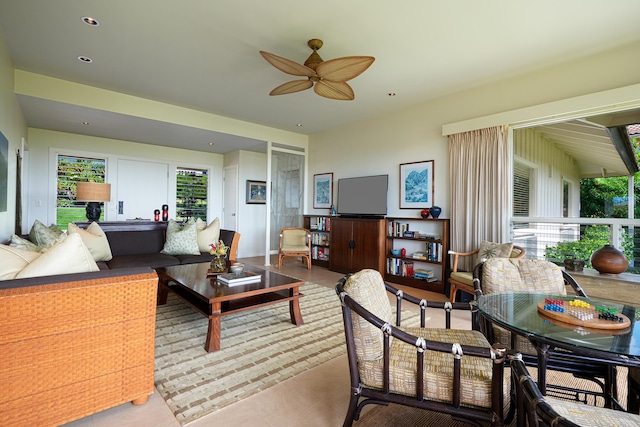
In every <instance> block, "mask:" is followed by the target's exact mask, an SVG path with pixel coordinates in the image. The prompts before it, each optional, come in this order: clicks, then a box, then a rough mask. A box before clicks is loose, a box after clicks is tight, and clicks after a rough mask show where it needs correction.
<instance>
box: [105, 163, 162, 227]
mask: <svg viewBox="0 0 640 427" xmlns="http://www.w3.org/2000/svg"><path fill="white" fill-rule="evenodd" d="M166 204H169V207H170V209H169V218H175V212H173V213H172V212H171V206H172V205H174V204H175V203H171V204H170V203H169V165H168V164H166V163H155V162H145V161H138V160H122V159H121V160H118V198H117V199H116V214H117V218H118V221H125V220H128V219H135V218H142V219H151V220H153V211H154V210H155V209H162V205H166Z"/></svg>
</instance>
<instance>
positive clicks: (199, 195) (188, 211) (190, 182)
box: [176, 168, 207, 222]
mask: <svg viewBox="0 0 640 427" xmlns="http://www.w3.org/2000/svg"><path fill="white" fill-rule="evenodd" d="M176 182H177V185H176V220H178V221H187V220H188V219H189V218H194V219H196V218H200V219H202V220H203V221H204V222H207V171H206V170H203V169H191V168H178V169H177V173H176Z"/></svg>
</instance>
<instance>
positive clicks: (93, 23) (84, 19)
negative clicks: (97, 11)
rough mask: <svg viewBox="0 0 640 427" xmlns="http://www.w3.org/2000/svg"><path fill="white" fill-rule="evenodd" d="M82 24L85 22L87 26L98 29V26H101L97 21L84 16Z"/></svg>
mask: <svg viewBox="0 0 640 427" xmlns="http://www.w3.org/2000/svg"><path fill="white" fill-rule="evenodd" d="M82 22H84V23H85V24H87V25H90V26H92V27H97V26H98V25H100V23H99V22H98V21H97V20H96V19H93V18H91V17H89V16H83V17H82Z"/></svg>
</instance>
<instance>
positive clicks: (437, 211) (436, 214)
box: [430, 206, 442, 218]
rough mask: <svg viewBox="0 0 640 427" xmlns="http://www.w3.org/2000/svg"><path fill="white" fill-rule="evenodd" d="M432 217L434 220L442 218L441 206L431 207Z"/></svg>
mask: <svg viewBox="0 0 640 427" xmlns="http://www.w3.org/2000/svg"><path fill="white" fill-rule="evenodd" d="M430 211H431V216H432V217H434V218H438V217H439V216H440V212H442V209H441V208H440V206H431V209H430Z"/></svg>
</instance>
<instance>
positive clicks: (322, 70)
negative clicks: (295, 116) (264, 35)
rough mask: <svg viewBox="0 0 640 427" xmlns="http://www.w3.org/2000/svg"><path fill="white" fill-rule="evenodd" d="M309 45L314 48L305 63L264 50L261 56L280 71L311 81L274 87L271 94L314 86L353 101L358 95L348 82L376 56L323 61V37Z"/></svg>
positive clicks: (318, 91)
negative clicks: (321, 49)
mask: <svg viewBox="0 0 640 427" xmlns="http://www.w3.org/2000/svg"><path fill="white" fill-rule="evenodd" d="M307 45H308V46H309V47H310V48H311V49H312V50H313V52H312V53H311V55H309V57H308V58H307V60H306V61H305V62H304V65H303V64H299V63H297V62H295V61H292V60H290V59H287V58H284V57H282V56H279V55H276V54H273V53H269V52H264V51H260V55H262V57H263V58H264V59H265V60H266V61H267V62H268V63H270V64H271V65H273V66H274V67H275V68H277V69H278V70H280V71H282V72H284V73H287V74H291V75H293V76H301V77H307V80H293V81H290V82H287V83H284V84H282V85H280V86H278V87H276V88H275V89H273V90H272V91H271V92H270V93H269V95H285V94H288V93H295V92H300V91H303V90H306V89H310V88H311V87H313V88H314V92H315V93H316V94H318V95H320V96H323V97H325V98H329V99H335V100H340V101H351V100H353V99H355V94H354V92H353V89H352V88H351V86H349V85H348V84H347V83H346V82H347V81H348V80H351V79H354V78H356V77H358V76H359V75H360V74H362V73H363V72H364V71H365V70H367V68H369V67H370V66H371V64H373V61H375V58H374V57H373V56H346V57H343V58H336V59H330V60H328V61H323V60H322V58H321V57H320V55H318V52H317V51H318V49H320V48H321V47H322V45H323V42H322V40H320V39H311V40H309V41H308V42H307Z"/></svg>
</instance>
